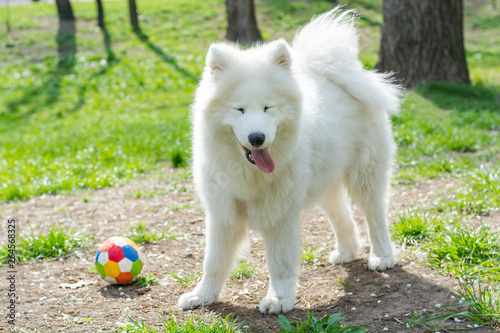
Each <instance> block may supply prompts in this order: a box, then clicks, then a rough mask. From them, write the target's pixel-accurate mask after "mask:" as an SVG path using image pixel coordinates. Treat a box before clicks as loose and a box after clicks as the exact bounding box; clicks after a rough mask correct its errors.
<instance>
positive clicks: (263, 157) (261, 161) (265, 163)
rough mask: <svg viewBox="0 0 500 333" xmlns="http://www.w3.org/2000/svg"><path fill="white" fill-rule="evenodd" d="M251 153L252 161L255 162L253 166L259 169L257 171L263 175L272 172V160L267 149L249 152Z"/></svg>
mask: <svg viewBox="0 0 500 333" xmlns="http://www.w3.org/2000/svg"><path fill="white" fill-rule="evenodd" d="M251 152H252V159H253V161H254V162H255V164H256V165H257V166H258V167H259V169H261V170H262V171H264V172H265V173H270V172H273V170H274V160H273V158H272V157H271V154H269V149H267V148H264V149H258V150H251Z"/></svg>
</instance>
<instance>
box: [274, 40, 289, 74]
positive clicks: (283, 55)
mask: <svg viewBox="0 0 500 333" xmlns="http://www.w3.org/2000/svg"><path fill="white" fill-rule="evenodd" d="M269 46H270V47H271V61H272V62H274V63H275V64H276V65H278V66H281V67H283V68H284V69H286V70H290V69H291V68H292V56H291V54H290V49H289V47H288V44H287V42H285V40H284V39H279V40H277V41H275V42H272V43H271V44H269Z"/></svg>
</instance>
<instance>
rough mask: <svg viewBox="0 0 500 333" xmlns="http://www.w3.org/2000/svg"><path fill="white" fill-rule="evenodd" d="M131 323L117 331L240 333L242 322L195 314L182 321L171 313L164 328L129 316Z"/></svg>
mask: <svg viewBox="0 0 500 333" xmlns="http://www.w3.org/2000/svg"><path fill="white" fill-rule="evenodd" d="M129 320H130V321H131V324H127V325H126V326H123V327H120V328H118V329H117V330H116V332H127V333H128V332H135V333H161V332H163V333H239V332H243V331H242V330H241V326H242V325H241V324H238V323H237V322H236V320H234V319H232V318H231V315H228V316H227V317H225V318H224V319H222V318H220V317H215V318H213V319H212V320H211V321H210V322H207V321H205V320H203V319H200V318H196V317H194V316H192V317H189V318H188V319H187V320H185V321H183V322H180V321H178V320H177V318H176V317H175V316H174V314H173V313H171V314H170V317H169V318H165V320H164V322H163V323H161V326H162V328H156V327H154V326H150V325H148V324H145V323H144V322H143V321H140V322H139V321H138V320H134V319H133V318H131V317H130V316H129Z"/></svg>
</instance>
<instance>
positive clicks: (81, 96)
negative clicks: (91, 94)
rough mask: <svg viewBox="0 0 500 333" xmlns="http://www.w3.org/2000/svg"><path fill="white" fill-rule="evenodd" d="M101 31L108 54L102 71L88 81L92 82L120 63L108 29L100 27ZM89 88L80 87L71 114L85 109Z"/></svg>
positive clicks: (84, 85)
mask: <svg viewBox="0 0 500 333" xmlns="http://www.w3.org/2000/svg"><path fill="white" fill-rule="evenodd" d="M99 29H100V30H101V33H102V37H103V44H104V50H105V52H106V65H105V66H103V67H101V69H100V70H99V71H97V72H96V73H94V74H92V75H91V76H90V77H89V78H88V81H91V80H93V79H95V78H96V77H99V76H102V75H105V74H106V73H107V72H108V71H109V70H110V69H111V68H112V67H113V66H114V65H116V64H117V63H118V60H117V58H116V55H115V53H114V52H113V48H112V43H111V36H110V34H109V32H108V30H107V29H106V27H105V26H104V27H100V28H99ZM87 87H88V85H86V84H83V85H80V86H79V87H78V100H77V102H76V104H75V106H74V107H73V108H72V109H71V110H69V112H70V113H74V112H77V111H78V110H80V109H81V108H82V107H83V105H85V94H86V92H87Z"/></svg>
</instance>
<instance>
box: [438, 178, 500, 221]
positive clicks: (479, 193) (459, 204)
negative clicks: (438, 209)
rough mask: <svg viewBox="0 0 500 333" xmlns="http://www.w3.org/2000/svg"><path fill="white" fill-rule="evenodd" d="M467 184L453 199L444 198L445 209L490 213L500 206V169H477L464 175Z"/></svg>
mask: <svg viewBox="0 0 500 333" xmlns="http://www.w3.org/2000/svg"><path fill="white" fill-rule="evenodd" d="M462 178H463V181H464V182H465V183H466V185H465V186H464V187H463V188H462V189H461V190H460V191H458V192H457V193H455V194H454V195H453V196H452V198H451V199H448V200H443V201H442V207H443V209H445V210H452V211H457V212H459V213H461V214H469V215H489V214H490V213H491V212H494V211H498V209H499V208H500V169H497V170H493V171H490V170H484V169H480V170H476V171H473V172H469V173H467V174H466V175H464V176H463V177H462Z"/></svg>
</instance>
